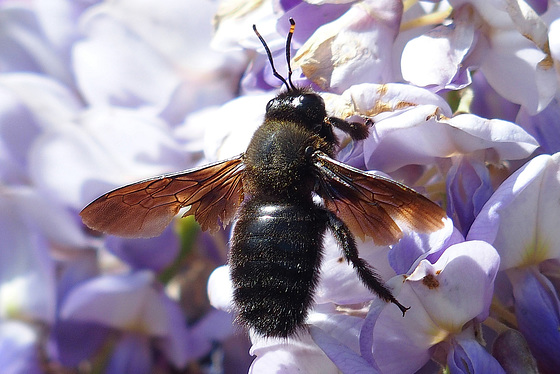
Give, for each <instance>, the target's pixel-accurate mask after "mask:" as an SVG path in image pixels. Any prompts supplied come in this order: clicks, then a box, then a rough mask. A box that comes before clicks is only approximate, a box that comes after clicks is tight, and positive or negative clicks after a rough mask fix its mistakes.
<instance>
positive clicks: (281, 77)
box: [253, 25, 293, 91]
mask: <svg viewBox="0 0 560 374" xmlns="http://www.w3.org/2000/svg"><path fill="white" fill-rule="evenodd" d="M253 31H254V32H255V34H257V37H258V38H259V40H260V41H261V43H262V45H263V47H264V50H265V51H266V55H267V56H268V61H269V62H270V66H271V67H272V74H274V76H275V77H276V78H278V79H280V80H281V81H282V83H284V84H285V85H286V87H287V88H288V91H291V90H292V88H290V86H289V85H288V82H287V81H286V79H285V78H284V77H283V76H281V75H280V74H278V72H277V71H276V68H275V67H274V60H273V59H272V53H270V48H268V45H267V44H266V42H265V41H264V38H263V37H262V36H261V34H260V33H259V32H258V31H257V26H256V25H253ZM290 83H291V82H290ZM292 87H293V85H292Z"/></svg>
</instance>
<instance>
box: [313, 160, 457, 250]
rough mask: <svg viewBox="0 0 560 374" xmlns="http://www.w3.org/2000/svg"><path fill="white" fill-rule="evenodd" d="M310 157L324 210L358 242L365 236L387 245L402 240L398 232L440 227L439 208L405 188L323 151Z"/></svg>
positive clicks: (440, 213)
mask: <svg viewBox="0 0 560 374" xmlns="http://www.w3.org/2000/svg"><path fill="white" fill-rule="evenodd" d="M313 158H314V160H313V163H314V166H315V168H316V170H317V172H318V173H319V174H320V177H319V178H318V179H319V183H320V191H319V193H320V195H321V197H322V198H323V199H324V201H325V205H326V207H327V209H329V210H331V211H333V212H335V213H336V214H337V216H339V217H340V218H341V219H342V220H343V221H344V223H346V225H348V227H350V229H351V230H352V232H354V233H355V234H356V235H357V236H359V237H360V238H361V239H364V237H365V236H369V237H371V238H373V240H374V242H375V243H376V244H378V245H388V244H393V243H395V242H397V241H398V240H399V239H400V238H401V237H402V235H403V234H402V229H409V230H411V231H418V232H431V231H436V230H439V229H441V228H443V226H444V222H443V219H444V218H445V217H446V214H445V212H444V211H443V209H441V208H440V207H439V206H438V205H437V204H435V203H433V202H432V201H430V200H429V199H427V198H426V197H424V196H422V195H421V194H419V193H417V192H416V191H414V190H412V189H410V188H408V187H406V186H405V185H403V184H400V183H398V182H395V181H393V180H391V179H388V178H384V177H381V176H376V175H372V174H368V173H366V172H364V171H362V170H359V169H356V168H353V167H351V166H348V165H345V164H343V163H341V162H338V161H336V160H333V159H332V158H330V157H329V156H327V155H326V154H324V153H323V152H315V153H314V154H313Z"/></svg>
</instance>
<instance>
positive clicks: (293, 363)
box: [249, 333, 339, 374]
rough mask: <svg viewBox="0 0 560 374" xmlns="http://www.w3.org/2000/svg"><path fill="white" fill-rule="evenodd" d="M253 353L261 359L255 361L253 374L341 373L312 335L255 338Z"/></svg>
mask: <svg viewBox="0 0 560 374" xmlns="http://www.w3.org/2000/svg"><path fill="white" fill-rule="evenodd" d="M251 340H252V341H253V347H251V351H250V353H251V354H252V355H256V356H257V357H256V358H255V360H254V361H253V363H252V365H251V368H250V369H249V373H250V374H257V373H282V374H291V373H294V374H296V373H302V372H303V373H307V372H318V373H325V374H330V373H332V374H335V373H338V372H339V371H338V369H337V367H336V366H335V365H334V364H333V363H332V362H331V360H329V359H328V357H327V356H326V355H325V353H324V352H323V351H322V350H321V349H320V348H319V347H318V346H317V345H316V344H315V343H314V342H313V340H312V339H311V337H310V336H309V334H307V333H301V334H299V335H298V336H297V337H293V338H289V339H288V340H285V339H274V338H261V337H259V338H257V337H252V338H251Z"/></svg>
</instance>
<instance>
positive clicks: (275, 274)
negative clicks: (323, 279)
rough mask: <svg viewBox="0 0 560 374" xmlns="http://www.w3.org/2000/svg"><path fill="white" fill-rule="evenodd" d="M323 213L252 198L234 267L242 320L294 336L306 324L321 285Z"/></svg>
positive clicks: (238, 233) (239, 227) (242, 219)
mask: <svg viewBox="0 0 560 374" xmlns="http://www.w3.org/2000/svg"><path fill="white" fill-rule="evenodd" d="M321 212H322V210H321V209H320V208H319V207H317V206H315V205H314V204H312V203H310V204H309V206H307V204H303V205H301V204H300V205H289V204H273V203H264V202H262V201H259V199H252V200H251V201H249V202H247V203H246V204H245V205H244V206H243V208H242V209H241V212H240V216H239V219H238V221H237V223H236V226H235V231H234V236H233V238H234V239H233V244H232V250H231V258H230V266H231V277H232V281H233V284H234V301H235V305H236V307H237V313H238V317H237V318H238V320H239V321H240V322H241V323H242V324H243V325H246V326H247V327H250V328H253V329H254V330H255V331H256V332H257V333H259V334H261V335H264V336H282V337H286V336H289V335H292V334H293V333H295V332H296V331H297V329H298V328H300V327H301V326H302V325H303V323H304V322H305V318H306V316H307V310H308V309H309V307H310V306H311V304H312V302H313V291H314V289H315V286H316V284H317V281H318V268H319V265H320V260H321V251H322V240H323V233H324V232H325V230H326V223H325V220H324V219H323V218H322V215H321V214H320V213H321Z"/></svg>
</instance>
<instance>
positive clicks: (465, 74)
mask: <svg viewBox="0 0 560 374" xmlns="http://www.w3.org/2000/svg"><path fill="white" fill-rule="evenodd" d="M464 9H465V7H462V8H459V10H458V11H456V12H455V15H454V19H453V20H454V23H453V24H451V25H446V26H439V27H436V28H434V29H432V30H430V31H429V32H427V33H426V34H424V35H422V36H420V37H418V38H416V39H412V40H411V41H409V42H408V43H407V45H406V46H405V48H404V50H403V54H402V59H401V68H402V74H403V78H404V79H405V80H407V81H409V82H411V83H412V84H414V85H416V86H420V87H433V89H434V90H435V91H439V90H442V89H461V88H463V87H465V86H467V85H469V84H470V83H471V79H470V72H469V71H468V70H469V69H470V66H468V65H466V64H465V63H464V59H465V57H466V56H467V54H468V53H469V52H470V49H471V48H473V47H474V45H475V44H476V33H475V24H474V22H473V21H472V19H470V18H471V17H472V11H471V10H470V9H469V10H467V11H464ZM426 51H430V53H426Z"/></svg>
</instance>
